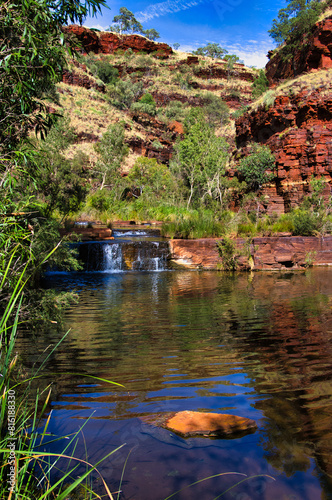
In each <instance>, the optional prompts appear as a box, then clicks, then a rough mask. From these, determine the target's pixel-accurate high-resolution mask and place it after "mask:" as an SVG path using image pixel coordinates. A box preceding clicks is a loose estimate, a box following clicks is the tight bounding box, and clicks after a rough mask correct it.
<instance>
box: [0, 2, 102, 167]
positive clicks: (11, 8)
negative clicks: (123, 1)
mask: <svg viewBox="0 0 332 500" xmlns="http://www.w3.org/2000/svg"><path fill="white" fill-rule="evenodd" d="M102 5H104V6H105V2H104V1H103V0H85V1H83V2H81V1H75V2H53V1H51V0H44V1H41V0H25V1H24V2H21V1H16V2H15V1H14V2H11V1H9V0H8V1H2V2H1V5H0V33H1V37H0V53H1V64H0V88H1V96H0V144H1V146H0V155H5V158H6V160H8V154H9V151H13V148H15V147H16V145H17V144H18V143H19V141H20V140H21V139H22V138H23V137H25V136H26V135H27V133H28V131H29V130H30V129H31V127H32V126H34V127H35V129H36V131H41V132H43V130H45V128H47V127H48V126H49V125H50V124H51V115H50V114H49V113H48V110H47V107H46V106H45V105H43V103H42V101H41V98H42V97H43V96H44V95H45V93H47V92H49V90H50V89H51V88H52V87H54V84H55V83H56V82H58V81H60V80H61V78H62V71H63V67H64V66H65V64H66V61H65V53H66V50H65V44H64V34H63V33H62V31H61V26H62V24H65V23H66V22H67V20H70V21H71V22H77V21H78V22H80V23H81V22H82V21H83V19H84V18H85V16H86V15H87V14H90V15H93V14H95V13H96V12H98V11H99V10H100V7H101V6H102ZM1 166H2V171H4V170H5V171H6V170H7V169H6V162H5V163H4V162H2V164H1Z"/></svg>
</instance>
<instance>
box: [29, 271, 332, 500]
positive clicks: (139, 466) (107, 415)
mask: <svg viewBox="0 0 332 500" xmlns="http://www.w3.org/2000/svg"><path fill="white" fill-rule="evenodd" d="M331 277H332V272H331V271H330V270H328V269H327V270H326V269H318V270H313V271H310V272H307V273H306V274H302V273H298V274H294V273H293V274H292V273H286V274H279V273H273V274H266V273H262V274H253V275H247V274H238V275H228V274H223V273H214V272H177V271H176V272H164V273H134V272H133V273H123V274H114V275H112V274H109V275H105V274H99V275H98V274H96V275H89V276H87V275H86V274H84V273H82V274H76V275H66V276H64V275H61V276H57V277H56V276H54V277H53V278H52V279H51V278H50V279H49V282H48V286H54V287H57V286H59V287H61V288H69V289H71V288H73V287H75V288H76V289H77V290H78V292H79V294H80V303H79V305H78V306H75V307H73V308H72V310H71V311H69V312H68V316H67V324H68V326H69V327H70V328H71V332H70V333H69V335H68V337H67V338H66V340H65V341H64V342H63V344H62V345H61V346H60V347H59V349H57V351H56V352H55V353H54V355H53V356H52V359H51V362H50V363H49V370H50V371H52V373H55V374H56V384H55V388H54V389H55V390H54V397H53V404H52V408H53V412H54V419H53V423H52V426H53V427H52V429H53V431H54V432H55V433H57V434H59V433H61V432H69V431H71V429H72V428H73V427H75V425H77V422H80V420H81V419H85V418H88V417H89V416H90V415H91V411H92V410H93V411H95V413H94V415H93V418H92V420H90V421H89V422H88V424H87V426H86V429H85V432H86V436H85V437H86V439H87V442H88V447H89V453H91V455H92V457H94V458H98V457H99V458H100V457H101V456H103V454H105V451H109V449H110V447H112V446H117V445H118V444H121V443H123V442H126V443H127V446H129V447H132V448H133V449H134V451H133V452H132V453H131V455H130V458H129V459H128V466H127V467H128V469H127V474H126V475H125V477H126V481H125V484H124V487H123V491H124V493H123V495H124V497H123V498H135V499H136V500H139V499H142V500H143V499H144V500H148V499H149V498H151V500H152V499H153V500H156V499H162V498H165V497H166V496H167V495H168V494H170V493H172V492H174V491H177V490H178V489H180V488H182V487H184V486H187V485H188V484H190V483H191V482H194V481H197V479H199V478H202V477H207V476H210V475H213V474H218V473H220V472H224V471H228V472H231V471H235V472H243V473H245V474H248V475H255V474H271V475H272V476H274V477H276V478H277V481H275V482H273V481H272V480H268V479H267V478H258V479H257V480H256V482H255V480H254V479H252V480H250V481H247V482H246V483H243V484H242V485H239V486H237V487H236V489H234V490H231V491H230V492H229V493H227V494H226V495H225V496H224V498H238V499H239V500H240V499H241V500H246V499H255V500H256V499H266V500H271V499H280V498H298V499H301V500H302V499H308V500H309V499H310V500H311V499H312V500H314V499H315V500H316V499H318V498H324V499H327V498H332V493H331V492H332V484H331V478H332V435H331V434H332V425H331V424H332V404H331V403H332V357H331V350H332V345H331V337H332V314H331V301H332V281H331ZM56 340H57V337H56V334H55V333H54V332H53V333H52V332H50V333H49V336H42V337H40V338H38V339H35V340H34V341H33V340H32V339H31V338H28V337H24V338H22V339H21V344H20V350H21V352H22V353H24V359H25V361H26V362H27V363H29V364H31V363H32V362H33V361H35V360H36V352H37V351H38V352H41V351H42V350H43V349H44V348H46V347H47V345H48V344H49V343H50V342H55V341H56ZM36 344H37V346H36ZM36 347H37V348H36ZM66 371H68V372H69V371H70V372H72V373H73V372H74V373H87V374H92V375H96V376H99V377H102V378H105V379H110V380H114V381H116V382H119V383H121V384H123V385H124V386H125V389H122V388H120V387H115V386H110V385H109V384H107V383H106V382H105V383H104V382H98V384H97V386H96V383H95V381H92V380H89V379H87V378H85V377H82V376H80V375H75V376H73V375H68V374H67V375H64V374H63V373H64V372H66ZM52 378H53V376H52ZM45 383H46V381H45ZM185 409H191V410H208V411H218V412H229V413H234V414H238V415H242V416H247V417H249V418H253V419H255V420H256V421H258V424H259V431H258V432H257V433H256V434H255V435H252V436H246V437H245V438H242V439H238V440H234V441H227V440H226V441H223V440H204V439H192V440H183V439H181V438H178V437H176V436H174V435H172V434H170V433H168V432H167V431H164V430H162V429H154V428H151V427H150V426H146V425H144V424H142V422H141V421H140V420H139V418H138V417H139V416H140V415H145V414H149V413H155V412H160V411H178V410H185ZM82 446H83V445H82ZM78 449H80V448H78ZM82 452H83V447H82ZM92 457H90V458H91V459H92ZM123 462H124V455H123V454H122V453H120V454H119V455H118V457H117V458H116V459H114V460H113V461H112V466H111V467H110V468H109V469H108V468H107V467H106V468H105V470H104V471H103V473H104V474H106V477H108V480H109V481H110V484H114V488H115V489H116V485H117V484H118V483H117V480H118V478H119V477H120V475H121V472H122V466H123ZM237 481H238V479H236V478H235V476H234V477H230V476H227V477H226V476H223V477H222V482H221V478H220V477H219V478H215V479H213V480H210V481H209V482H205V483H204V487H203V483H202V485H198V486H195V489H194V490H192V489H190V488H189V489H187V490H184V491H183V492H181V493H179V494H178V495H177V497H176V498H181V499H184V498H193V496H200V497H201V498H203V499H205V498H206V499H209V498H215V497H216V496H217V494H220V493H221V491H224V490H226V489H227V487H228V486H230V485H231V484H235V483H236V482H237ZM150 490H151V491H150Z"/></svg>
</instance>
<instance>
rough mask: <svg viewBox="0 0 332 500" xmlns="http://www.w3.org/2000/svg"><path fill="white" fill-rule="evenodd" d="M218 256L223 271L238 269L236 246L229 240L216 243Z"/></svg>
mask: <svg viewBox="0 0 332 500" xmlns="http://www.w3.org/2000/svg"><path fill="white" fill-rule="evenodd" d="M217 246H218V252H219V256H220V257H221V260H222V269H223V270H224V271H235V270H236V269H237V267H238V262H237V253H236V246H235V243H234V241H233V240H231V239H230V238H227V237H226V238H223V240H222V241H219V242H218V243H217Z"/></svg>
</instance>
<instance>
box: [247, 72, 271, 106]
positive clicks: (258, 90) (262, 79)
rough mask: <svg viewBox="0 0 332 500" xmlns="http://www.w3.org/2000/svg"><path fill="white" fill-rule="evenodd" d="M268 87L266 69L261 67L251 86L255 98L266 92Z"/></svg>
mask: <svg viewBox="0 0 332 500" xmlns="http://www.w3.org/2000/svg"><path fill="white" fill-rule="evenodd" d="M268 88H269V81H268V79H267V78H266V75H265V71H264V70H263V69H261V70H260V71H259V74H258V76H257V77H256V78H255V80H254V81H253V84H252V86H251V91H252V96H253V98H254V99H257V97H259V96H260V95H262V94H264V92H266V91H267V89H268Z"/></svg>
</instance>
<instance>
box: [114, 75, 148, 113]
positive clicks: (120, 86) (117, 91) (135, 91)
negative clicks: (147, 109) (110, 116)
mask: <svg viewBox="0 0 332 500" xmlns="http://www.w3.org/2000/svg"><path fill="white" fill-rule="evenodd" d="M142 93H143V83H142V82H141V81H140V82H136V83H132V82H131V80H130V79H129V78H127V79H126V80H119V81H118V82H117V83H116V84H115V85H113V86H110V87H109V88H108V95H109V96H110V98H111V101H112V104H113V105H114V106H115V107H116V108H119V109H128V108H130V106H131V105H132V103H133V102H135V101H137V99H138V98H139V97H140V96H141V95H142Z"/></svg>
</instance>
